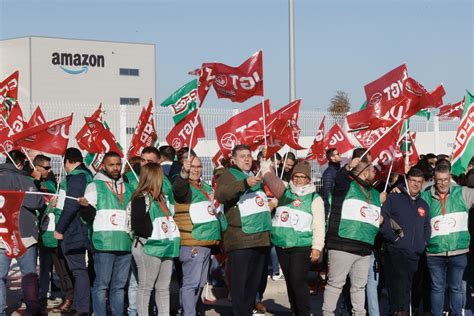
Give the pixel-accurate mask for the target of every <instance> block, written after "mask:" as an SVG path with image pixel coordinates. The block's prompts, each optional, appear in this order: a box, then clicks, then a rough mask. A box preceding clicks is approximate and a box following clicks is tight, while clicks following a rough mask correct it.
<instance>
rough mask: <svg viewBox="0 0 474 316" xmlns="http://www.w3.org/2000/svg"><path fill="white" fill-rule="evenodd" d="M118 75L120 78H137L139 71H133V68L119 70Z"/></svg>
mask: <svg viewBox="0 0 474 316" xmlns="http://www.w3.org/2000/svg"><path fill="white" fill-rule="evenodd" d="M120 75H121V76H137V77H138V76H139V75H140V70H138V69H133V68H120Z"/></svg>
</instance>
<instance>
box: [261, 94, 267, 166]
mask: <svg viewBox="0 0 474 316" xmlns="http://www.w3.org/2000/svg"><path fill="white" fill-rule="evenodd" d="M262 115H263V141H264V144H265V159H267V157H266V156H267V152H266V151H267V150H268V144H267V121H266V118H265V116H266V113H265V97H264V96H262Z"/></svg>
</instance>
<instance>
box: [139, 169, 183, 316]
mask: <svg viewBox="0 0 474 316" xmlns="http://www.w3.org/2000/svg"><path fill="white" fill-rule="evenodd" d="M163 177H164V174H163V170H162V168H161V166H160V165H159V164H157V163H148V164H146V165H144V166H142V169H141V171H140V181H139V183H138V188H137V190H136V191H135V192H134V193H133V196H132V198H131V202H130V208H131V212H130V214H131V229H132V232H133V234H134V235H135V241H134V243H133V245H132V254H133V258H134V259H135V262H136V264H137V270H138V291H137V312H138V315H148V305H149V302H150V295H151V292H152V290H153V289H155V302H156V306H157V307H158V313H159V315H169V311H170V290H169V287H170V282H171V272H172V268H173V258H175V257H178V256H179V245H180V234H179V229H178V227H177V225H176V223H175V221H174V219H173V214H172V213H171V211H170V210H169V208H168V207H167V204H166V199H165V197H164V195H163V191H162V188H163Z"/></svg>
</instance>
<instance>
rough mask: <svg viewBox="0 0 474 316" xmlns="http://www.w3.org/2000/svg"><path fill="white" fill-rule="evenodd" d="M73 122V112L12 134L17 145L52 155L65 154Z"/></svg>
mask: <svg viewBox="0 0 474 316" xmlns="http://www.w3.org/2000/svg"><path fill="white" fill-rule="evenodd" d="M71 123H72V114H71V115H70V116H66V117H63V118H60V119H57V120H54V121H50V122H46V123H43V124H40V125H37V126H34V127H30V128H27V129H24V130H23V131H21V132H19V133H16V134H14V135H12V136H11V138H12V140H13V142H14V143H15V144H16V145H18V146H21V147H24V148H29V149H34V150H38V151H41V152H45V153H49V154H52V155H64V153H65V152H66V149H67V144H68V142H69V127H70V126H71Z"/></svg>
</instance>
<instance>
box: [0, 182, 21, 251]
mask: <svg viewBox="0 0 474 316" xmlns="http://www.w3.org/2000/svg"><path fill="white" fill-rule="evenodd" d="M24 197H25V192H19V191H0V239H1V240H2V241H3V244H4V246H5V250H6V251H5V255H6V256H7V257H10V258H16V257H20V256H21V255H23V253H25V251H26V247H25V246H24V245H23V243H22V241H21V236H20V229H19V223H18V220H19V217H20V208H21V204H22V203H23V198H24Z"/></svg>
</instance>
